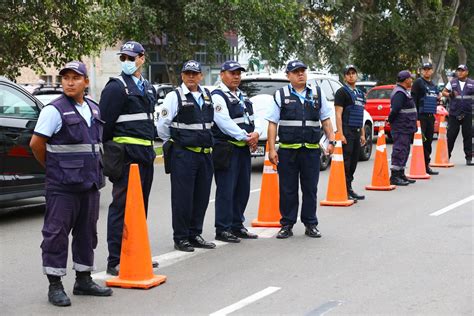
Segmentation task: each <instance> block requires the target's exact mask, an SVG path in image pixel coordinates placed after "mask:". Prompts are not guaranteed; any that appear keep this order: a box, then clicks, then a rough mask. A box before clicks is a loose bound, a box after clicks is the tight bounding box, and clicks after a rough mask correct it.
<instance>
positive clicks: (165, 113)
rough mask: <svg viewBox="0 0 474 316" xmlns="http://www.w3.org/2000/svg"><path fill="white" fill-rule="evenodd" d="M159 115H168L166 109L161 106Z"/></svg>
mask: <svg viewBox="0 0 474 316" xmlns="http://www.w3.org/2000/svg"><path fill="white" fill-rule="evenodd" d="M160 115H161V116H162V117H167V116H168V109H165V108H163V109H162V110H161V113H160Z"/></svg>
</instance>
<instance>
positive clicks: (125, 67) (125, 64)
mask: <svg viewBox="0 0 474 316" xmlns="http://www.w3.org/2000/svg"><path fill="white" fill-rule="evenodd" d="M122 71H123V73H124V74H126V75H133V74H134V73H135V71H137V66H136V65H135V62H134V61H130V60H126V61H122Z"/></svg>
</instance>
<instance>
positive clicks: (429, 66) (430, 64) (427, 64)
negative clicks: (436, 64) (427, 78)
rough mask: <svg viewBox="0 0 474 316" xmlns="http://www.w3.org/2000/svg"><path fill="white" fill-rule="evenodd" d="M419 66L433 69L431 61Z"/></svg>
mask: <svg viewBox="0 0 474 316" xmlns="http://www.w3.org/2000/svg"><path fill="white" fill-rule="evenodd" d="M421 68H422V69H433V64H432V63H423V65H421Z"/></svg>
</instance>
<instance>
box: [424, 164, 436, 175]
mask: <svg viewBox="0 0 474 316" xmlns="http://www.w3.org/2000/svg"><path fill="white" fill-rule="evenodd" d="M426 173H427V174H430V175H432V176H435V175H438V174H439V172H438V171H434V170H433V169H431V168H430V166H426Z"/></svg>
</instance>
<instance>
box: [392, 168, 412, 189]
mask: <svg viewBox="0 0 474 316" xmlns="http://www.w3.org/2000/svg"><path fill="white" fill-rule="evenodd" d="M402 174H403V170H393V169H392V175H391V176H390V184H392V185H403V186H405V185H408V181H405V180H403V179H402V177H401V175H402Z"/></svg>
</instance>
